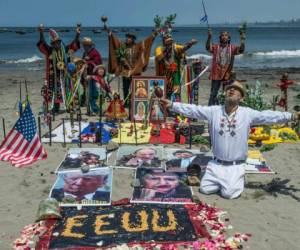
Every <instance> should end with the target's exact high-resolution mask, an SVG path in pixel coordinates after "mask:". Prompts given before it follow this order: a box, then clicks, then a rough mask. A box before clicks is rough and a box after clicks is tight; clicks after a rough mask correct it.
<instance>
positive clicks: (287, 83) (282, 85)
mask: <svg viewBox="0 0 300 250" xmlns="http://www.w3.org/2000/svg"><path fill="white" fill-rule="evenodd" d="M292 84H294V81H292V80H281V81H280V83H278V84H277V86H278V87H279V88H280V89H281V90H286V89H288V87H289V86H290V85H292Z"/></svg>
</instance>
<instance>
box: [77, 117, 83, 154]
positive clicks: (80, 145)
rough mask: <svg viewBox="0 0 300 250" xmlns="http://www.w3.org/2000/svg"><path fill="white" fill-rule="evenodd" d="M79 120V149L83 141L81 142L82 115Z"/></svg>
mask: <svg viewBox="0 0 300 250" xmlns="http://www.w3.org/2000/svg"><path fill="white" fill-rule="evenodd" d="M78 118H79V147H80V148H81V147H82V141H81V115H79V116H78Z"/></svg>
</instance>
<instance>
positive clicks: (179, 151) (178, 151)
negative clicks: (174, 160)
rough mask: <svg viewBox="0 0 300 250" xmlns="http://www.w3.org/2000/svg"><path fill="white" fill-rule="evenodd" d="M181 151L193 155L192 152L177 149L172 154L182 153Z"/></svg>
mask: <svg viewBox="0 0 300 250" xmlns="http://www.w3.org/2000/svg"><path fill="white" fill-rule="evenodd" d="M182 153H189V154H191V155H194V153H193V152H191V151H188V150H177V151H175V152H174V153H173V155H176V154H182Z"/></svg>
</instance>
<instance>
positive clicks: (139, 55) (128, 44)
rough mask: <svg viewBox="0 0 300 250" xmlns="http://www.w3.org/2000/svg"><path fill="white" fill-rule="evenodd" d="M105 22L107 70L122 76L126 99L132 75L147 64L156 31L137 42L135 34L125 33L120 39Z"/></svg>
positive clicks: (144, 68) (138, 73)
mask: <svg viewBox="0 0 300 250" xmlns="http://www.w3.org/2000/svg"><path fill="white" fill-rule="evenodd" d="M102 21H103V19H102ZM105 22H106V21H104V28H105V30H107V32H108V36H109V59H108V72H109V73H111V74H115V75H116V76H119V75H121V76H122V79H123V95H124V99H126V98H127V97H128V95H129V89H130V87H131V86H130V85H131V79H132V76H136V75H140V74H141V73H142V72H144V71H145V70H146V68H147V66H148V63H149V57H150V52H151V47H152V44H153V42H154V39H155V38H156V36H157V34H158V33H157V32H156V31H155V32H153V33H152V34H151V35H150V36H149V37H147V38H146V39H144V40H143V41H140V42H138V43H137V42H136V35H135V34H133V33H127V34H126V40H125V41H121V40H120V39H119V38H118V37H117V36H116V35H115V34H113V33H112V31H111V30H110V29H109V28H108V27H107V25H106V24H105Z"/></svg>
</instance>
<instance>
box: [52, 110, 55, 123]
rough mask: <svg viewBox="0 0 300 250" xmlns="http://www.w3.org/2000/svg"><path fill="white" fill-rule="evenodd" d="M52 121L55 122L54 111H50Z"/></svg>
mask: <svg viewBox="0 0 300 250" xmlns="http://www.w3.org/2000/svg"><path fill="white" fill-rule="evenodd" d="M52 121H55V110H54V109H52Z"/></svg>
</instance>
